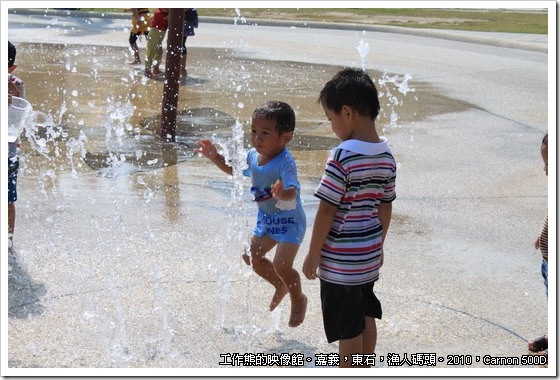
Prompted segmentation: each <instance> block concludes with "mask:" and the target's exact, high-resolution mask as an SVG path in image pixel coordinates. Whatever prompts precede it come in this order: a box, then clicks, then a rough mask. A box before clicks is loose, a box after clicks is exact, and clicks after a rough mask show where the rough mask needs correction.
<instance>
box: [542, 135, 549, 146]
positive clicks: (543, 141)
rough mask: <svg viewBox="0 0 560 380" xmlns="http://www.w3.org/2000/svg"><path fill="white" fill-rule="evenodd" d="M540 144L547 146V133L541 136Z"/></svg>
mask: <svg viewBox="0 0 560 380" xmlns="http://www.w3.org/2000/svg"><path fill="white" fill-rule="evenodd" d="M541 146H548V133H547V134H546V135H544V136H543V138H542V142H541Z"/></svg>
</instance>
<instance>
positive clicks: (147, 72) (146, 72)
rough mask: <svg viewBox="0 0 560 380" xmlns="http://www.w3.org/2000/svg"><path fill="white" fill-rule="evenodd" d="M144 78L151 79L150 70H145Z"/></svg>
mask: <svg viewBox="0 0 560 380" xmlns="http://www.w3.org/2000/svg"><path fill="white" fill-rule="evenodd" d="M144 76H145V77H146V78H152V77H153V75H152V72H151V71H150V70H145V71H144Z"/></svg>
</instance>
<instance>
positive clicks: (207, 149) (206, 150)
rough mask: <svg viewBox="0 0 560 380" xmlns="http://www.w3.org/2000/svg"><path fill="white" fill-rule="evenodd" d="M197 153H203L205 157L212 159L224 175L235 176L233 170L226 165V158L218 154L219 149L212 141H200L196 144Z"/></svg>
mask: <svg viewBox="0 0 560 380" xmlns="http://www.w3.org/2000/svg"><path fill="white" fill-rule="evenodd" d="M196 144H197V145H198V148H195V150H194V151H195V153H201V154H202V155H203V156H204V157H206V158H208V159H210V161H212V162H213V163H214V164H215V165H216V166H217V167H218V168H220V170H222V171H223V172H224V173H226V174H229V175H233V168H232V167H231V166H229V165H228V164H227V163H226V160H225V159H224V156H222V155H221V154H219V153H218V149H216V146H215V145H214V144H213V143H212V141H210V140H206V139H203V140H199V141H197V143H196Z"/></svg>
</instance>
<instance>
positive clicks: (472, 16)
mask: <svg viewBox="0 0 560 380" xmlns="http://www.w3.org/2000/svg"><path fill="white" fill-rule="evenodd" d="M481 5H483V3H481ZM82 10H91V11H97V12H100V11H102V12H122V11H123V9H122V8H103V9H101V8H97V9H85V8H82ZM198 12H199V14H200V15H201V16H222V17H231V18H232V20H233V18H234V17H236V16H237V13H236V10H235V8H198ZM240 14H241V16H243V17H245V18H246V19H247V20H248V21H250V19H251V18H258V19H274V20H301V21H328V22H349V23H357V24H360V23H363V24H371V25H393V26H402V27H409V28H431V29H453V30H470V31H485V32H508V33H533V34H547V33H548V14H547V12H546V9H544V10H542V11H515V10H512V9H509V10H508V9H488V10H483V9H480V10H473V9H452V8H447V9H443V8H437V9H428V8H299V9H296V8H242V9H241V10H240Z"/></svg>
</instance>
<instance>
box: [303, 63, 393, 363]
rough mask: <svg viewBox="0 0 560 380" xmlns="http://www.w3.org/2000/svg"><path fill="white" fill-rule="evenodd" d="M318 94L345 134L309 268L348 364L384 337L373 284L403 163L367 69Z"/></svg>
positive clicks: (322, 191) (325, 191) (325, 187)
mask: <svg viewBox="0 0 560 380" xmlns="http://www.w3.org/2000/svg"><path fill="white" fill-rule="evenodd" d="M318 102H319V103H320V104H321V106H322V107H323V110H324V111H325V115H326V116H327V118H328V119H329V120H330V122H331V127H332V130H333V132H334V133H335V134H336V136H337V137H338V138H339V139H340V140H341V141H342V142H341V144H340V145H339V146H338V147H336V148H335V149H333V150H332V151H331V152H330V155H329V158H328V160H327V164H326V168H325V172H324V174H323V177H322V178H321V182H320V184H319V186H318V188H317V190H316V192H315V196H316V197H317V198H319V199H320V202H319V207H318V209H317V214H316V217H315V223H314V226H313V234H312V236H311V242H310V247H309V252H308V254H307V256H306V258H305V261H304V263H303V273H304V274H305V276H306V277H307V278H308V279H311V280H312V279H315V278H317V277H319V279H320V281H321V305H322V312H323V324H324V328H325V333H326V336H327V340H328V341H329V343H331V342H334V341H337V340H338V341H339V358H340V366H341V367H351V366H363V365H365V366H368V363H364V362H360V361H359V360H354V359H358V357H360V356H361V355H371V354H373V353H374V350H375V344H376V341H377V329H376V324H375V318H378V319H380V318H381V304H380V302H379V300H378V299H377V297H376V296H375V294H374V292H373V285H374V283H375V281H376V280H377V279H378V278H379V268H380V267H381V265H383V241H384V239H385V236H386V234H387V230H388V228H389V224H390V221H391V210H392V206H391V204H392V203H391V202H392V201H393V200H394V199H395V198H396V195H395V179H396V163H395V159H394V158H393V155H392V154H391V151H390V150H389V144H388V141H387V139H385V138H383V137H380V136H379V135H378V134H377V131H376V128H375V119H376V118H377V115H378V113H379V99H378V94H377V89H376V88H375V85H374V83H373V81H372V80H371V78H370V77H369V75H368V74H367V73H366V72H364V71H363V70H356V69H350V68H347V69H344V70H342V71H340V72H339V73H338V74H336V75H335V76H334V77H333V78H332V79H331V80H330V81H329V82H328V83H327V84H326V85H325V86H324V88H323V89H322V90H321V93H320V95H319V99H318ZM354 354H358V355H356V356H355V357H352V355H354ZM361 357H362V358H363V357H364V356H361Z"/></svg>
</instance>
